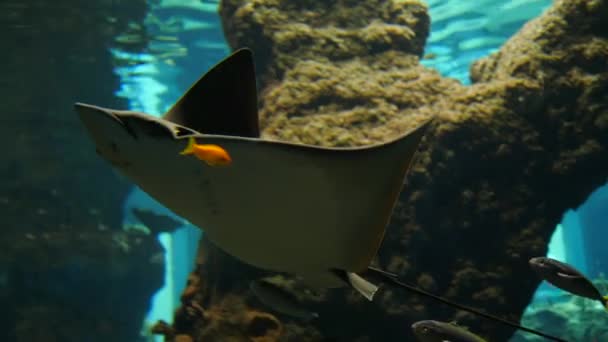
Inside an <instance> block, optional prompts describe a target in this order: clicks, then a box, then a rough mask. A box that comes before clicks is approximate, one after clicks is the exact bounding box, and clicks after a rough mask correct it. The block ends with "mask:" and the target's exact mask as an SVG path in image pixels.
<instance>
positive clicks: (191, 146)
mask: <svg viewBox="0 0 608 342" xmlns="http://www.w3.org/2000/svg"><path fill="white" fill-rule="evenodd" d="M179 154H181V155H189V154H193V155H194V156H196V158H198V159H200V160H202V161H204V162H205V163H207V164H209V165H210V166H228V165H230V163H232V158H230V155H229V154H228V152H227V151H226V150H224V149H223V148H221V147H220V146H218V145H210V144H197V143H196V140H195V139H194V137H190V138H189V139H188V146H186V148H185V149H184V150H183V151H181V152H180V153H179Z"/></svg>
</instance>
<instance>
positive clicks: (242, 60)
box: [163, 48, 260, 138]
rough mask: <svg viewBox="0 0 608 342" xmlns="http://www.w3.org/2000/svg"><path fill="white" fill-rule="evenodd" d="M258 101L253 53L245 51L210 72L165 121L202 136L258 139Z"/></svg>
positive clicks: (167, 114) (194, 85)
mask: <svg viewBox="0 0 608 342" xmlns="http://www.w3.org/2000/svg"><path fill="white" fill-rule="evenodd" d="M257 101H258V96H257V89H256V78H255V66H254V62H253V53H252V52H251V50H249V49H247V48H243V49H239V50H237V51H235V52H234V53H232V54H231V55H230V56H228V57H226V58H225V59H224V60H222V61H220V62H219V63H217V64H216V65H215V66H214V67H213V68H211V69H210V70H209V71H207V73H205V75H203V77H201V78H200V79H199V80H198V81H197V82H195V83H194V84H193V85H192V87H190V89H189V90H188V91H186V93H185V94H184V95H183V96H182V97H181V98H180V99H179V100H178V101H177V103H175V105H174V106H173V107H172V108H171V109H169V111H168V112H167V113H166V114H165V115H164V116H163V119H165V120H168V121H171V122H173V123H176V124H178V125H181V126H184V127H187V128H189V129H193V130H195V131H197V132H200V133H203V134H213V135H229V136H239V137H249V138H258V137H259V136H260V129H259V126H258V125H259V123H258V107H257V106H258V102H257Z"/></svg>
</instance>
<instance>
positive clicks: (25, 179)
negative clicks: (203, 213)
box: [0, 0, 163, 342]
mask: <svg viewBox="0 0 608 342" xmlns="http://www.w3.org/2000/svg"><path fill="white" fill-rule="evenodd" d="M145 10H146V3H145V1H143V0H142V1H132V0H129V1H105V0H97V1H84V2H83V1H78V0H74V1H71V0H62V1H55V2H52V3H49V2H45V1H28V2H24V3H18V2H10V3H7V4H3V5H2V13H1V14H0V22H1V24H2V28H3V29H2V32H1V33H0V36H2V37H3V39H2V42H3V45H4V49H5V53H3V54H2V56H3V59H2V63H0V68H1V74H2V80H1V81H0V87H1V89H2V95H3V97H2V119H1V120H2V124H1V125H0V146H1V147H0V149H1V150H2V152H1V153H2V167H0V177H1V178H2V182H0V217H2V228H1V230H0V235H1V237H0V250H2V253H1V255H0V301H1V302H2V310H1V312H2V313H1V314H0V340H2V341H28V342H30V341H31V342H36V341H45V342H46V341H109V340H112V341H126V342H133V341H136V340H137V338H138V335H139V329H140V326H141V322H142V319H143V317H144V315H145V313H146V311H147V310H148V307H149V299H150V297H151V295H152V294H153V293H154V291H155V290H156V289H158V288H159V287H160V286H161V285H162V275H163V265H162V260H163V259H162V248H161V246H160V245H159V244H158V242H157V241H156V239H155V237H154V236H138V235H133V234H126V233H123V232H122V231H121V230H122V226H121V225H122V214H123V208H122V206H123V202H124V197H125V196H126V194H127V192H128V191H129V189H130V187H131V186H130V184H128V183H127V182H126V181H124V180H123V179H122V178H120V177H117V175H116V174H115V173H114V172H113V171H112V169H111V167H110V166H109V165H107V164H106V163H104V162H103V161H102V160H101V158H99V157H98V156H97V155H96V154H95V147H94V145H93V144H92V143H91V142H90V140H89V139H88V137H87V136H86V132H85V130H84V127H83V126H82V125H81V123H80V122H79V120H78V117H77V115H76V113H75V112H74V110H73V109H72V105H73V103H74V102H75V101H84V102H89V103H96V104H100V105H105V106H108V107H116V108H124V107H126V103H124V102H123V101H119V100H117V98H116V96H115V95H114V92H115V91H116V90H117V89H118V87H119V80H118V78H117V77H116V75H115V74H114V72H113V71H114V70H113V69H114V65H113V60H112V56H111V55H110V51H109V49H108V47H110V46H114V47H117V44H116V40H115V38H116V37H118V36H119V35H120V34H121V33H125V32H127V31H128V30H134V28H136V27H141V25H138V23H141V22H143V18H144V15H145ZM131 33H132V32H131ZM137 45H139V46H143V44H135V43H133V42H132V43H131V44H130V45H129V46H131V47H132V48H133V49H134V50H137Z"/></svg>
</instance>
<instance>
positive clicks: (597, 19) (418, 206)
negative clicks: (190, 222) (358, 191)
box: [178, 0, 608, 341]
mask: <svg viewBox="0 0 608 342" xmlns="http://www.w3.org/2000/svg"><path fill="white" fill-rule="evenodd" d="M332 3H334V4H335V5H334V6H332V7H324V8H321V7H320V6H327V5H320V2H316V1H315V2H312V1H308V2H307V1H298V2H297V5H294V4H293V2H289V1H280V0H226V1H223V2H222V7H221V13H222V16H223V19H224V27H225V30H226V35H227V37H228V40H229V42H230V44H231V45H232V47H233V48H238V47H241V46H244V45H247V46H250V47H252V48H253V49H254V50H255V51H256V58H257V60H256V63H257V65H258V68H259V70H260V72H261V75H262V78H261V90H262V91H261V96H262V98H261V115H262V120H263V128H264V135H265V137H268V138H272V139H282V140H288V141H295V142H304V143H308V144H316V145H323V146H354V145H365V144H370V143H375V142H380V141H386V140H389V139H391V138H392V137H395V136H397V135H398V134H399V133H400V132H403V131H405V130H407V129H408V128H409V127H412V126H414V125H416V123H417V122H419V121H420V120H422V119H426V118H429V117H431V116H435V117H437V118H438V124H437V125H436V127H435V128H434V130H433V131H432V132H431V133H430V134H429V135H428V138H427V139H426V140H425V141H424V142H423V144H422V146H421V152H420V158H419V160H418V161H417V162H416V164H415V165H414V166H413V168H412V171H411V173H410V175H409V177H408V179H407V186H406V187H405V190H404V191H403V193H402V195H401V198H400V202H399V203H398V205H397V208H396V210H395V213H394V216H393V219H392V222H391V224H390V225H389V227H388V230H387V235H386V237H385V241H384V243H383V246H382V247H381V250H380V252H379V255H378V258H377V262H378V264H379V265H380V266H382V267H383V268H385V269H387V270H389V271H392V272H396V273H398V274H399V275H400V276H401V277H402V278H403V279H404V280H406V281H408V282H410V283H415V284H417V285H419V286H420V287H422V288H424V289H427V290H429V291H432V292H433V293H436V294H439V295H442V296H445V297H448V298H450V299H452V300H455V301H458V302H460V303H463V304H467V305H470V306H474V307H476V308H480V309H482V310H485V311H488V312H491V313H494V314H496V315H499V316H503V317H506V318H509V319H511V320H513V321H517V320H518V319H519V317H521V315H522V312H523V310H524V308H525V307H526V305H527V303H528V302H529V299H530V298H531V296H532V294H533V292H534V290H535V289H536V286H537V285H538V280H537V278H536V277H535V276H534V275H533V274H532V273H531V272H530V270H529V269H528V266H527V260H528V259H529V258H530V257H531V256H536V255H542V254H545V253H546V248H547V242H548V240H549V237H550V235H551V233H552V232H553V230H554V228H555V226H556V224H557V223H558V222H559V221H560V218H561V215H562V214H563V212H564V211H565V210H566V209H568V208H572V207H575V206H577V205H578V204H580V203H581V202H582V200H584V198H585V196H587V195H588V194H589V193H590V191H592V190H593V189H594V188H596V187H597V186H599V185H601V184H603V183H604V182H605V181H606V176H607V175H608V157H607V156H608V154H607V153H606V151H605V149H606V146H607V144H608V134H607V133H608V125H607V124H606V122H607V116H608V108H607V106H608V99H607V91H608V66H607V64H606V63H607V62H606V61H607V60H608V50H607V49H608V43H607V37H608V31H607V29H606V25H601V24H600V23H601V22H606V20H608V10H607V6H608V1H605V0H558V1H556V2H555V3H554V5H553V8H552V9H551V11H549V12H548V13H546V14H545V15H543V16H542V17H541V18H539V19H537V20H535V21H533V22H531V23H529V24H528V25H527V26H526V27H525V28H524V29H523V30H522V31H521V32H519V33H518V34H517V35H516V36H515V37H513V38H512V39H511V40H510V41H509V42H508V43H507V44H506V45H505V46H504V47H503V48H502V49H501V51H500V52H498V53H497V54H495V55H493V56H490V57H488V58H487V59H484V60H481V61H479V62H478V63H477V64H476V65H475V66H474V67H473V70H472V76H473V80H474V81H475V82H476V83H475V84H474V85H473V86H471V87H464V86H461V85H460V84H459V83H457V82H455V81H454V80H450V79H444V78H442V77H440V76H439V75H437V73H435V72H434V71H431V70H428V69H425V68H423V67H421V66H419V64H418V56H420V54H421V53H422V46H423V43H424V39H425V38H426V36H427V34H428V17H427V16H426V12H425V9H424V7H423V6H422V5H421V4H420V3H418V2H416V1H396V0H395V1H383V2H379V1H367V2H362V1H359V2H349V1H337V2H332ZM305 9H306V10H305ZM353 13H358V16H357V15H354V14H353ZM387 13H389V14H387ZM376 29H378V31H375V30H376ZM370 31H375V32H378V33H377V34H374V35H371V37H373V38H370V39H371V40H366V38H365V37H370V36H366V34H368V33H369V32H370ZM333 38H335V40H333ZM206 244H208V242H203V245H202V246H203V249H204V250H205V252H204V253H205V254H206V255H207V256H208V259H207V260H205V261H202V263H201V267H200V268H199V271H197V272H195V273H196V274H198V275H199V276H200V278H201V279H204V284H202V285H201V286H200V290H199V291H198V292H197V293H198V294H199V296H200V297H199V298H198V302H200V303H202V305H203V306H204V305H206V304H207V305H211V304H209V303H212V302H216V303H217V302H220V301H222V300H223V299H225V298H228V297H229V296H233V295H237V296H241V298H242V299H243V301H244V302H245V303H246V306H245V307H246V308H247V310H268V309H264V308H263V307H262V306H261V305H260V304H259V303H257V302H255V301H246V300H245V299H246V298H251V294H250V293H249V292H248V291H247V284H246V282H247V281H248V279H250V277H253V276H255V275H256V273H255V272H254V271H253V270H251V268H250V267H247V266H245V265H242V264H240V263H238V262H236V261H234V260H233V259H231V258H230V257H228V256H226V255H225V254H223V253H221V252H220V251H217V250H216V249H212V248H209V246H208V245H206ZM209 260H214V261H213V262H209ZM226 270H229V271H228V272H227V271H226ZM291 284H292V282H291V281H290V280H289V279H286V281H285V286H286V287H290V286H291ZM211 289H212V290H211ZM306 299H307V300H309V301H310V302H311V306H312V307H314V308H315V309H318V310H317V311H318V312H319V314H320V315H321V318H320V319H319V320H318V321H316V322H312V323H308V324H304V323H302V322H294V321H292V320H290V319H289V318H288V317H283V316H278V315H277V317H280V318H281V320H283V322H284V324H283V327H284V330H283V335H282V337H281V338H280V340H285V341H300V340H302V338H303V336H307V337H308V339H310V340H322V339H323V338H333V339H337V340H339V341H366V340H370V341H406V340H411V339H412V338H413V337H412V336H411V333H410V331H409V324H411V323H412V322H413V321H416V320H420V319H429V318H432V319H438V320H444V321H450V320H457V321H459V322H460V323H461V324H464V325H468V326H470V327H471V329H473V330H474V331H476V332H478V333H480V334H481V335H485V336H487V337H488V338H489V339H490V340H496V341H502V340H506V339H507V338H508V336H510V335H511V334H512V333H513V330H510V329H505V328H503V327H501V326H498V325H496V324H494V323H491V322H487V321H485V320H480V319H479V318H476V317H472V316H470V315H469V314H465V313H462V312H456V311H454V310H452V309H450V308H446V307H444V306H442V305H440V304H437V303H432V302H429V301H428V300H426V299H423V298H420V297H418V296H415V295H411V294H409V293H407V292H405V291H401V290H395V291H392V290H390V289H388V290H385V291H384V292H382V293H380V294H379V296H378V303H374V304H370V303H367V302H366V301H365V300H364V299H363V298H361V297H360V296H358V295H356V294H354V293H352V291H350V290H332V291H321V292H320V294H319V295H318V296H312V295H309V296H306ZM207 324H213V323H209V322H208V323H207ZM541 328H542V329H543V330H546V331H547V332H551V331H552V327H551V326H544V327H541ZM178 330H179V329H178ZM195 330H196V329H195ZM304 331H306V333H304ZM304 334H307V335H304ZM321 336H323V338H322V337H321Z"/></svg>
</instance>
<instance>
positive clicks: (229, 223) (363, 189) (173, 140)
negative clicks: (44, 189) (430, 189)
mask: <svg viewBox="0 0 608 342" xmlns="http://www.w3.org/2000/svg"><path fill="white" fill-rule="evenodd" d="M256 97H257V95H256V86H255V73H254V69H253V61H252V55H251V52H250V51H249V50H247V49H242V50H239V51H237V52H235V53H234V54H232V55H231V56H230V57H228V58H227V59H225V60H224V61H222V62H221V63H219V64H218V65H217V66H215V67H214V68H213V69H212V70H210V71H209V72H208V73H207V74H206V75H204V76H203V77H202V78H201V79H200V80H199V81H198V82H197V83H196V84H195V85H194V86H193V87H192V88H191V89H190V90H189V91H188V92H186V94H185V95H184V96H183V97H182V98H181V99H180V100H179V101H178V102H177V103H176V104H175V106H174V107H173V108H172V109H171V110H170V111H169V112H168V113H166V114H165V115H164V116H163V117H162V118H155V117H153V116H150V115H147V114H143V113H135V112H128V111H117V110H111V109H104V108H100V107H95V106H90V105H84V104H77V105H76V109H77V111H78V112H79V114H80V116H81V119H82V121H83V122H84V124H85V126H86V127H87V129H88V131H89V134H90V135H91V137H92V138H93V140H94V141H95V144H96V147H97V151H98V153H99V154H100V155H101V156H102V157H103V158H105V159H106V160H108V161H109V162H110V163H112V164H113V165H114V166H115V167H116V168H118V169H119V170H120V171H121V172H122V173H123V174H125V175H126V176H127V177H129V178H130V179H131V180H132V181H133V182H135V183H136V184H137V185H138V186H140V187H141V188H142V189H143V190H144V191H146V192H147V193H148V194H149V195H151V196H152V197H154V198H155V199H157V200H158V201H159V202H160V203H162V204H163V205H165V206H166V207H168V208H169V209H171V210H173V211H174V212H175V213H176V214H178V215H180V216H182V217H184V218H186V219H188V220H189V221H190V222H192V223H193V224H195V225H197V226H198V227H200V228H201V229H203V230H204V231H205V233H206V234H207V235H208V237H209V238H210V239H211V240H212V241H213V242H214V243H215V244H217V245H218V246H219V247H220V248H222V249H224V250H225V251H226V252H228V253H229V254H231V255H233V256H234V257H236V258H238V259H241V260H242V261H244V262H246V263H249V264H251V265H254V266H257V267H259V268H263V269H268V270H274V271H283V272H289V273H293V274H296V275H299V276H301V277H302V278H303V280H304V281H306V282H307V283H309V284H311V285H314V286H319V287H336V286H342V285H344V282H343V280H342V279H340V277H338V276H336V275H335V272H333V271H331V270H343V271H346V272H359V271H362V270H365V269H366V268H367V267H368V266H369V263H370V261H371V259H372V258H373V257H374V256H375V254H376V251H377V249H378V247H379V245H380V243H381V241H382V238H383V235H384V231H385V227H386V225H387V223H388V220H389V218H390V215H391V212H392V210H393V206H394V204H395V201H396V200H397V197H398V194H399V192H400V191H401V187H402V184H403V181H404V177H405V175H406V172H407V170H408V167H409V165H410V164H411V161H412V158H413V157H414V155H415V152H416V149H417V147H418V144H419V142H420V140H421V139H422V137H423V135H424V132H425V128H426V127H427V126H428V125H427V124H424V125H422V126H420V127H418V128H417V129H414V130H413V131H411V132H407V133H406V134H404V135H402V136H401V137H399V138H398V139H396V140H394V141H391V142H388V143H384V144H379V145H373V146H368V147H362V148H340V149H338V148H321V147H316V146H309V145H300V144H291V143H285V142H279V141H269V140H264V139H260V138H259V128H258V117H257V109H256ZM190 137H195V138H196V140H197V142H198V143H201V144H214V145H218V146H221V147H222V148H223V149H225V150H226V151H227V152H228V153H229V154H230V156H231V158H232V160H233V161H232V164H231V165H230V166H229V167H212V166H209V165H207V164H205V163H203V162H201V161H200V160H197V159H196V158H192V157H191V156H184V155H180V151H182V150H183V149H184V147H185V146H186V145H187V141H188V139H189V138H190Z"/></svg>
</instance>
